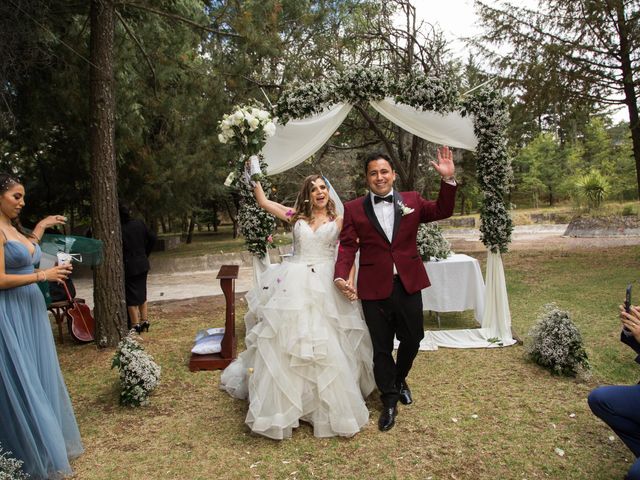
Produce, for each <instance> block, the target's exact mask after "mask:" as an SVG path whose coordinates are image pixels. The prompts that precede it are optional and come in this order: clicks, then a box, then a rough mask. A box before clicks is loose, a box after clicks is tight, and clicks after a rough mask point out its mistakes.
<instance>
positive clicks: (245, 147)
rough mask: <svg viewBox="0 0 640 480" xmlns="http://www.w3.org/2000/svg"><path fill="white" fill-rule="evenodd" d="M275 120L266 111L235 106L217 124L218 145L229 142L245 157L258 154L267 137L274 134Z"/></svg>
mask: <svg viewBox="0 0 640 480" xmlns="http://www.w3.org/2000/svg"><path fill="white" fill-rule="evenodd" d="M274 121H275V118H272V117H271V114H270V113H269V112H267V111H266V110H261V109H260V108H256V107H249V106H242V105H240V106H237V107H235V108H234V111H233V112H232V113H229V114H225V115H223V117H222V120H220V122H219V123H218V126H219V128H220V133H219V134H218V140H220V143H229V142H230V141H231V142H233V143H234V144H235V146H236V147H238V149H239V150H240V151H241V152H242V153H243V154H244V155H245V156H247V157H248V156H250V155H256V154H258V153H260V150H262V147H263V146H264V143H265V141H266V139H267V137H272V136H273V135H275V133H276V125H275V123H274Z"/></svg>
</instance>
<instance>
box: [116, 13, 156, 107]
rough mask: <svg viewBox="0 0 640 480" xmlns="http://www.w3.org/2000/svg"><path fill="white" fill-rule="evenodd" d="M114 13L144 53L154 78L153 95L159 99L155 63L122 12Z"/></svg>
mask: <svg viewBox="0 0 640 480" xmlns="http://www.w3.org/2000/svg"><path fill="white" fill-rule="evenodd" d="M114 12H115V14H116V17H118V20H120V23H122V26H123V27H124V29H125V31H126V32H127V34H128V35H129V36H130V37H131V38H132V39H133V41H134V42H135V44H136V45H137V46H138V49H139V50H140V52H141V53H142V56H143V57H144V59H145V60H146V62H147V65H148V66H149V70H151V75H152V76H153V93H154V95H155V96H156V98H157V97H158V77H157V76H156V70H155V68H153V63H152V62H151V59H150V58H149V55H147V52H146V51H145V50H144V47H143V46H142V43H141V42H140V40H138V37H136V36H135V34H134V33H133V31H132V30H131V28H130V27H129V25H128V24H127V22H125V21H124V18H122V15H121V14H120V12H119V11H118V10H117V9H114Z"/></svg>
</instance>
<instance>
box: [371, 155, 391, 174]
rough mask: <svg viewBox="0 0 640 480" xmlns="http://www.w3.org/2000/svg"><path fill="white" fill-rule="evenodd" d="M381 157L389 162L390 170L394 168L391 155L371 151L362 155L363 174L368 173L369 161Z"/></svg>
mask: <svg viewBox="0 0 640 480" xmlns="http://www.w3.org/2000/svg"><path fill="white" fill-rule="evenodd" d="M381 159H382V160H386V161H387V162H389V165H390V166H391V170H395V167H394V166H393V162H392V161H391V157H389V155H387V154H386V153H382V152H373V153H370V154H369V155H367V156H366V157H364V174H365V175H366V174H367V173H368V171H369V164H370V163H371V162H373V161H374V160H381Z"/></svg>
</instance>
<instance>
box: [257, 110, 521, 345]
mask: <svg viewBox="0 0 640 480" xmlns="http://www.w3.org/2000/svg"><path fill="white" fill-rule="evenodd" d="M371 106H372V107H373V108H374V109H375V110H376V111H378V112H379V113H380V114H381V115H383V116H384V117H386V118H387V119H388V120H390V121H392V122H394V123H395V124H396V125H398V126H400V127H402V128H403V129H405V130H407V131H408V132H410V133H412V134H414V135H417V136H419V137H421V138H423V139H425V140H428V141H430V142H433V143H437V144H442V145H449V146H451V147H456V148H461V149H465V150H471V151H474V150H475V148H476V145H477V143H478V140H477V137H476V135H475V134H474V128H473V118H472V117H469V116H467V117H463V116H462V115H460V113H458V112H451V113H447V114H441V113H438V112H433V111H421V110H418V109H415V108H413V107H411V106H408V105H403V104H399V103H396V102H394V101H393V100H392V99H390V98H388V99H385V100H381V101H376V102H371ZM350 111H351V105H349V104H345V103H340V104H337V105H334V106H333V107H331V108H328V109H325V110H324V111H323V112H322V113H319V114H317V115H314V116H311V117H307V118H304V119H298V120H290V121H289V122H288V123H287V124H286V125H284V126H282V125H277V128H276V134H275V135H274V136H273V137H269V138H268V139H267V142H266V145H265V146H264V148H263V150H262V154H263V155H264V160H265V162H266V163H267V165H268V169H267V173H268V174H277V173H282V172H284V171H286V170H288V169H290V168H292V167H295V166H296V165H298V164H299V163H301V162H303V161H304V160H306V159H308V158H309V157H310V156H311V155H313V154H314V153H315V152H317V151H318V150H319V149H320V148H321V147H322V146H323V145H324V144H325V143H326V142H327V141H328V140H329V138H330V137H331V136H332V135H333V133H334V132H335V131H336V130H337V129H338V127H339V126H340V125H341V124H342V122H343V121H344V119H345V118H346V117H347V115H348V114H349V112H350ZM265 258H267V259H268V258H269V257H268V255H267V256H266V257H265ZM256 263H257V262H254V265H255V264H256ZM257 266H258V265H256V267H257ZM485 282H486V288H485V302H484V314H483V319H482V325H481V326H480V328H475V329H463V330H437V331H431V330H429V331H426V332H425V338H424V340H423V341H422V343H421V350H435V349H437V348H438V347H439V346H440V347H449V348H486V347H496V346H499V345H504V346H507V345H513V344H514V343H516V340H514V338H513V336H512V333H511V314H510V312H509V302H508V297H507V287H506V283H505V277H504V268H503V265H502V258H501V256H500V253H494V252H491V251H490V250H488V252H487V268H486V279H485Z"/></svg>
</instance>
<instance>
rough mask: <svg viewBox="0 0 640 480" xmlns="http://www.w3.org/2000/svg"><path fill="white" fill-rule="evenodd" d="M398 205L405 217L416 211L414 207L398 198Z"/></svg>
mask: <svg viewBox="0 0 640 480" xmlns="http://www.w3.org/2000/svg"><path fill="white" fill-rule="evenodd" d="M398 207H400V211H401V212H402V216H403V217H404V216H405V215H409V214H410V213H413V212H414V209H413V208H410V207H407V206H406V205H405V204H404V203H402V200H398Z"/></svg>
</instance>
